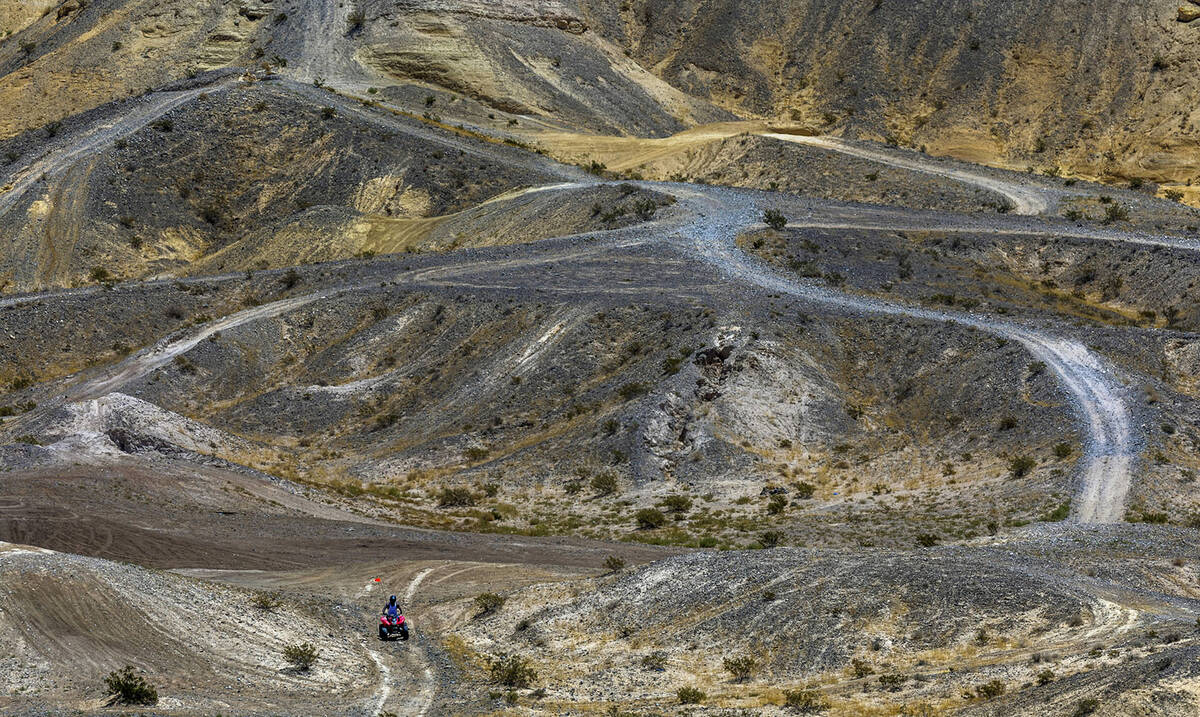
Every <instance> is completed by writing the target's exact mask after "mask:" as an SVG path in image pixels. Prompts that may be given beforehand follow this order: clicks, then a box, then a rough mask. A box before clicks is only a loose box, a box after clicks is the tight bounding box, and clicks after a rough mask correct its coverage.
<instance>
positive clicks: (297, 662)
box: [283, 642, 321, 672]
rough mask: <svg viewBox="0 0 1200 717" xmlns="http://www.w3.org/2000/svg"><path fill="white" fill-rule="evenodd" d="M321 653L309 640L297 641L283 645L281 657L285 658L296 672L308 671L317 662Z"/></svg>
mask: <svg viewBox="0 0 1200 717" xmlns="http://www.w3.org/2000/svg"><path fill="white" fill-rule="evenodd" d="M320 657H321V653H319V652H317V648H316V646H315V645H313V644H312V643H311V642H297V643H294V644H291V645H284V646H283V659H285V660H287V661H288V663H290V664H291V666H292V667H294V668H296V671H297V672H308V671H309V670H310V669H312V666H313V665H315V664H317V660H318V659H319V658H320Z"/></svg>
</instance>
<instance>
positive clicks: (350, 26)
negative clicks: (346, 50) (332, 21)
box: [346, 8, 367, 35]
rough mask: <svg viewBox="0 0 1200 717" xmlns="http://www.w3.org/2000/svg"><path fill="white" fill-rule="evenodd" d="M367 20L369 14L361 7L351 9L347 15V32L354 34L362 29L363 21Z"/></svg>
mask: <svg viewBox="0 0 1200 717" xmlns="http://www.w3.org/2000/svg"><path fill="white" fill-rule="evenodd" d="M366 21H367V14H366V13H365V12H363V10H362V9H361V8H356V9H354V10H351V11H350V14H349V15H347V16H346V34H347V35H349V34H352V33H355V32H357V31H359V30H361V29H362V26H363V23H365V22H366Z"/></svg>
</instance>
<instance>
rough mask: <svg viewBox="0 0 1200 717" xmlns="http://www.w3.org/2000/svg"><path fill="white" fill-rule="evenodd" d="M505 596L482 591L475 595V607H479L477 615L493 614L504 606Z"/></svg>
mask: <svg viewBox="0 0 1200 717" xmlns="http://www.w3.org/2000/svg"><path fill="white" fill-rule="evenodd" d="M504 602H505V597H504V596H503V595H497V594H496V593H482V594H480V595H478V596H476V597H475V607H477V608H479V613H478V615H477V616H484V615H491V614H492V613H494V612H496V611H497V610H499V609H500V608H502V607H504Z"/></svg>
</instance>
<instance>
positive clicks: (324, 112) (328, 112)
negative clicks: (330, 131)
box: [321, 106, 337, 120]
mask: <svg viewBox="0 0 1200 717" xmlns="http://www.w3.org/2000/svg"><path fill="white" fill-rule="evenodd" d="M336 114H337V110H335V109H334V108H332V107H328V106H326V107H322V108H321V119H326V120H331V119H333V116H334V115H336Z"/></svg>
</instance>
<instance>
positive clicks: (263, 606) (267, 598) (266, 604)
mask: <svg viewBox="0 0 1200 717" xmlns="http://www.w3.org/2000/svg"><path fill="white" fill-rule="evenodd" d="M250 604H251V605H253V606H254V607H256V608H258V609H259V610H262V611H263V612H271V611H272V610H274V609H275V608H277V607H279V605H280V604H281V603H280V600H279V595H278V594H277V593H269V592H258V593H254V597H252V598H250Z"/></svg>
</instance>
